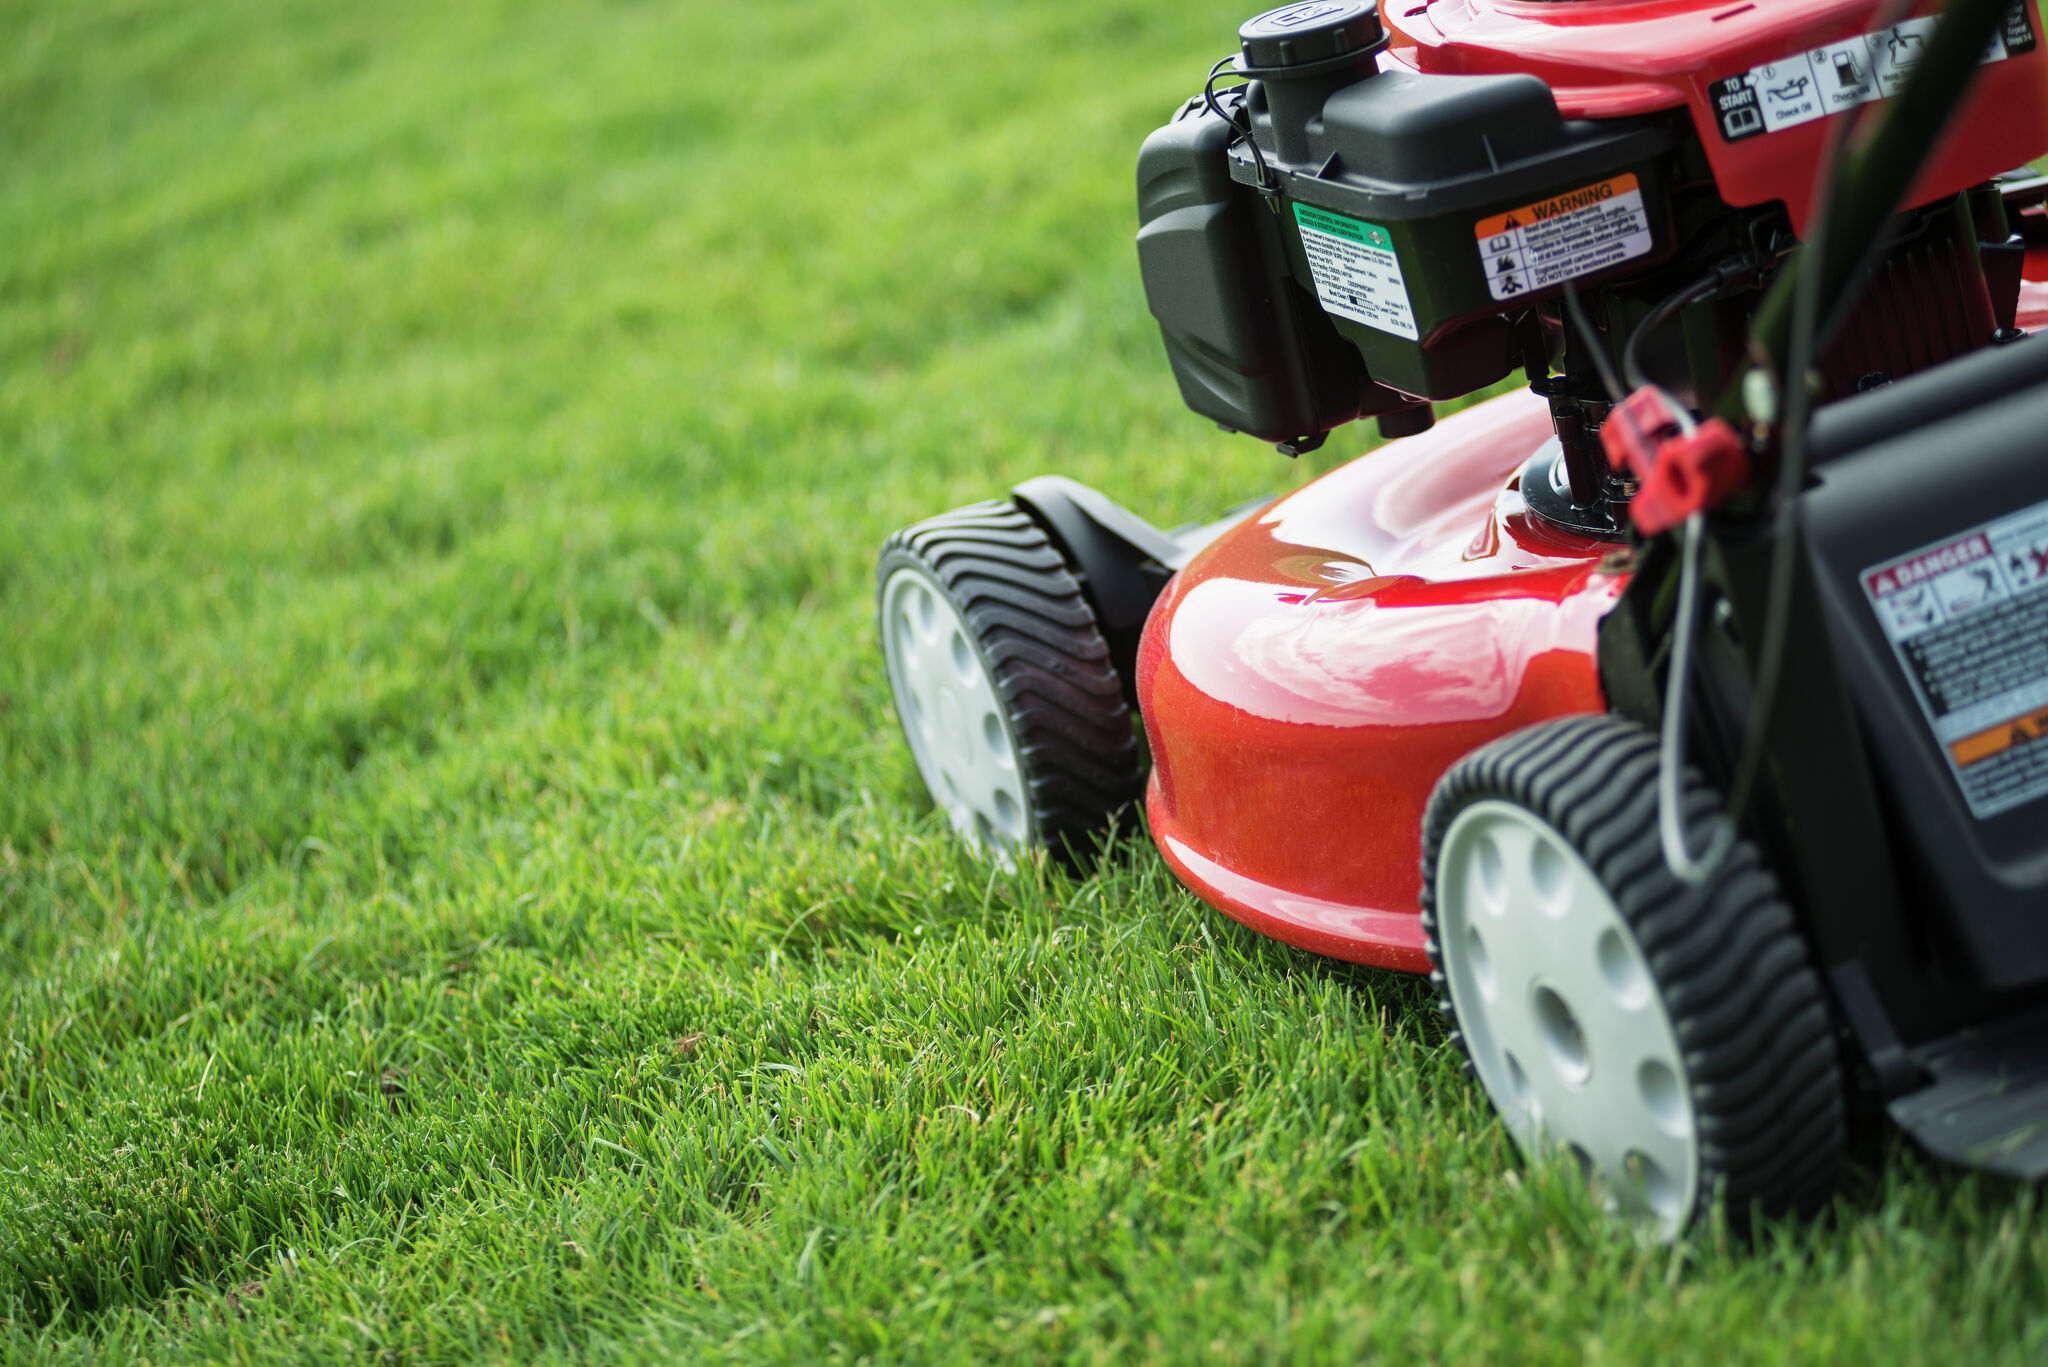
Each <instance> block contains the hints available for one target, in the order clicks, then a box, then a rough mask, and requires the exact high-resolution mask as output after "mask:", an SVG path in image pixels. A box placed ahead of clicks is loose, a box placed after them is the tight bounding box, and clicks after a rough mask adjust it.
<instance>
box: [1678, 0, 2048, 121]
mask: <svg viewBox="0 0 2048 1367" xmlns="http://www.w3.org/2000/svg"><path fill="white" fill-rule="evenodd" d="M2032 8H2033V6H2032V3H2031V0H2016V3H2015V4H2014V5H2013V6H2012V7H2011V8H2010V9H2008V10H2007V11H2006V12H2005V22H2004V23H2003V24H2001V25H1999V28H1998V31H1997V32H1996V33H1994V34H1992V35H1991V43H1990V46H1988V47H1986V48H1985V49H1984V55H1983V57H1982V58H1981V59H1979V60H1980V62H1981V63H1983V64H1989V63H1991V62H2002V61H2004V60H2005V59H2006V58H2008V57H2014V56H2018V55H2019V54H2020V53H2023V52H2032V51H2033V50H2034V43H2035V38H2034V20H2033V16H2032V14H2031V13H2029V11H2030V10H2031V9H2032ZM1940 21H1941V16H1940V15H1934V14H1930V15H1928V16H1927V17H1925V18H1923V19H1908V20H1906V21H1905V22H1904V23H1902V24H1894V25H1893V26H1892V27H1890V28H1887V29H1879V30H1878V31H1877V32H1876V33H1865V34H1861V35H1859V36H1858V37H1855V38H1848V39H1845V40H1843V41H1842V42H1839V43H1828V44H1826V45H1824V46H1821V47H1817V48H1813V49H1810V50H1809V51H1806V52H1795V53H1793V54H1792V55H1791V56H1790V57H1781V58H1779V59H1778V60H1777V61H1775V62H1766V63H1764V64H1763V65H1762V66H1754V67H1751V68H1750V69H1749V70H1747V71H1744V72H1741V73H1739V74H1737V75H1734V76H1730V77H1728V78H1727V79H1726V80H1722V81H1716V82H1714V83H1713V84H1712V85H1710V86H1708V87H1707V98H1708V99H1709V100H1710V101H1711V102H1712V104H1713V106H1714V119H1715V121H1716V122H1717V123H1719V124H1720V126H1721V136H1722V138H1723V139H1725V140H1726V141H1728V142H1740V141H1742V140H1743V139H1744V138H1753V137H1756V136H1757V135H1758V134H1760V133H1775V132H1777V131H1778V130H1779V129H1782V128H1795V127H1797V126H1798V125H1800V124H1802V123H1811V122H1812V121H1813V120H1815V119H1818V118H1822V117H1825V116H1826V115H1829V114H1837V113H1840V112H1841V111H1842V110H1845V109H1854V108H1855V107H1856V106H1857V105H1859V104H1869V103H1870V102H1871V101H1873V100H1884V99H1890V98H1891V97H1892V96H1893V95H1896V94H1898V93H1899V88H1900V87H1901V86H1903V85H1904V84H1905V83H1906V78H1907V77H1908V76H1910V75H1911V74H1912V73H1913V68H1914V67H1916V66H1918V65H1919V64H1920V59H1921V58H1922V57H1924V56H1926V55H1927V44H1928V42H1929V41H1930V40H1931V39H1932V38H1933V37H1934V30H1935V28H1936V26H1937V25H1938V24H1939V23H1940Z"/></svg>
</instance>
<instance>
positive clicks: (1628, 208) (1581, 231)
mask: <svg viewBox="0 0 2048 1367" xmlns="http://www.w3.org/2000/svg"><path fill="white" fill-rule="evenodd" d="M1472 235H1473V236H1474V237H1475V238H1476V239H1477V240H1478V244H1479V261H1480V264H1481V265H1482V266H1483V267H1485V270H1486V285H1487V288H1488V289H1490V290H1492V291H1493V297H1494V298H1495V299H1512V298H1514V297H1515V296H1516V295H1518V294H1528V293H1530V292H1531V291H1533V290H1540V289H1548V288H1549V287H1550V286H1552V285H1558V284H1562V283H1564V282H1565V281H1567V280H1576V279H1577V278H1578V277H1580V276H1582V275H1592V274H1595V273H1596V272H1599V271H1604V270H1606V269H1607V268H1608V267H1610V266H1613V265H1616V264H1618V263H1620V262H1623V261H1627V260H1629V259H1630V258H1631V257H1637V256H1645V255H1647V254H1648V253H1649V250H1650V220H1649V216H1648V215H1647V214H1645V213H1644V212H1643V191H1642V187H1641V186H1640V185H1638V184H1637V183H1636V178H1635V177H1634V176H1615V177H1613V178H1612V179H1609V180H1603V181H1600V182H1599V183H1597V184H1594V185H1587V186H1582V187H1581V188H1579V189H1577V190H1571V191H1568V192H1566V193H1565V194H1561V195H1554V196H1552V197H1551V198H1549V199H1544V200H1538V201H1537V202H1536V203H1534V204H1524V205H1523V206H1522V207H1521V208H1519V209H1510V210H1509V211H1508V212H1507V213H1504V214H1495V215H1494V216H1493V217H1491V218H1482V219H1480V220H1479V222H1478V223H1476V224H1474V225H1473V228H1472Z"/></svg>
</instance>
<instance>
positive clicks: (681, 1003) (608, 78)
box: [0, 0, 2048, 1362]
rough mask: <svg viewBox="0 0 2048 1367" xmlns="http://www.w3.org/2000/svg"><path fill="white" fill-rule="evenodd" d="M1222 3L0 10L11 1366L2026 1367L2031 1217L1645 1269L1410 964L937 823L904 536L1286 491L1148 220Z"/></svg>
mask: <svg viewBox="0 0 2048 1367" xmlns="http://www.w3.org/2000/svg"><path fill="white" fill-rule="evenodd" d="M1242 17H1243V15H1242V14H1240V12H1239V11H1238V10H1237V9H1235V8H1231V7H1227V6H1222V5H1218V4H1215V3H1211V2H1210V0H1201V2H1200V3H1195V4H1167V3H1164V2H1163V0H1147V2H1145V3H1140V2H1138V0H1113V2H1111V3H1096V4H1079V3H1074V2H1073V0H1018V2H1016V3H1004V4H995V3H985V2H983V3H967V4H958V3H956V4H950V5H940V4H935V3H906V4H899V5H894V6H881V5H858V4H853V3H849V2H848V0H777V2H774V3H764V4H761V5H756V6H748V7H741V6H713V5H709V4H705V3H701V0H699V2H698V3H685V4H663V3H657V2H656V0H615V2H614V3H608V4H589V5H581V6H574V7H571V6H567V5H554V6H550V5H540V4H524V3H510V2H499V3H486V2H481V0H447V2H446V3H441V4H435V5H426V6H417V5H403V4H395V3H389V0H363V2H362V3H357V4H354V5H349V6H327V5H312V4H305V3H278V2H277V0H273V2H272V3H265V4H257V3H252V2H250V0H214V3H210V4H207V5H170V4H162V3H145V2H144V0H69V2H68V3H47V4H46V3H35V2H32V0H0V1358H5V1359H6V1360H9V1361H64V1360H88V1359H90V1360H94V1361H129V1360H134V1361H155V1362H164V1361H181V1360H189V1361H207V1362H215V1361H249V1362H257V1361H309V1360H325V1359H340V1358H345V1357H346V1358H356V1357H366V1358H375V1359H378V1360H389V1361H403V1362H455V1361H469V1360H475V1359H478V1358H502V1359H521V1360H537V1359H548V1360H557V1359H559V1360H568V1359H575V1358H599V1359H606V1360H619V1359H634V1360H666V1359H674V1360H688V1361H700V1360H719V1359H730V1360H736V1361H761V1360H787V1361H846V1362H851V1361H861V1360H867V1361H878V1362H879V1361H942V1360H952V1361H981V1360H987V1359H992V1358H1000V1357H1011V1358H1026V1359H1064V1360H1075V1361H1099V1362H1123V1361H1130V1360H1134V1359H1157V1360H1170V1359H1192V1358H1201V1359H1205V1360H1216V1361H1226V1362H1229V1361H1245V1362H1266V1361H1317V1362H1321V1361H1334V1360H1358V1359H1371V1360H1385V1361H1420V1362H1508V1361H1513V1362H1577V1361H1612V1362H1642V1361H1650V1360H1656V1361H1659V1362H1685V1361H1701V1362H1720V1361H1727V1360H1748V1361H1772V1362H1776V1361H1802V1362H1807V1361H1810V1362H1830V1361H1846V1360H1860V1361H1876V1360H1901V1361H1956V1360H1964V1359H1968V1360H1972V1361H1976V1362H2021V1361H2032V1360H2036V1359H2037V1357H2038V1355H2039V1354H2040V1352H2041V1351H2042V1349H2043V1345H2044V1343H2048V1295H2044V1292H2048V1275H2044V1269H2048V1239H2044V1234H2043V1231H2042V1226H2041V1222H2040V1220H2039V1218H2038V1207H2037V1203H2036V1200H2035V1198H2034V1196H2033V1195H2032V1194H2031V1193H2027V1192H2023V1191H2018V1190H2016V1189H2013V1188H2009V1187H2005V1186H2002V1185H1999V1184H1997V1183H1992V1182H1986V1181H1983V1180H1981V1179H1974V1178H1958V1177H1955V1176H1952V1175H1949V1174H1946V1173H1942V1172H1938V1171H1935V1170H1932V1169H1929V1168H1927V1167H1925V1166H1923V1165H1922V1164H1921V1163H1920V1162H1919V1161H1917V1160H1916V1159H1915V1158H1913V1157H1912V1156H1911V1155H1910V1154H1907V1153H1904V1152H1900V1151H1897V1150H1896V1146H1894V1147H1893V1149H1891V1150H1889V1151H1885V1152H1875V1151H1873V1152H1871V1153H1869V1154H1867V1155H1866V1162H1865V1165H1864V1166H1863V1167H1862V1168H1861V1169H1860V1170H1859V1172H1858V1174H1857V1175H1856V1177H1855V1179H1854V1182H1853V1183H1852V1187H1851V1190H1850V1192H1849V1194H1848V1195H1847V1197H1846V1198H1845V1199H1844V1201H1843V1203H1842V1204H1841V1206H1840V1208H1839V1210H1838V1211H1837V1213H1836V1215H1835V1217H1834V1218H1833V1219H1832V1220H1830V1221H1827V1222H1823V1223H1820V1224H1816V1225H1812V1226H1803V1227H1800V1226H1794V1227H1786V1228H1783V1229H1778V1230H1774V1231H1772V1232H1771V1233H1770V1235H1769V1236H1768V1238H1767V1239H1766V1241H1765V1243H1764V1246H1763V1247H1762V1248H1761V1249H1760V1250H1758V1251H1754V1252H1752V1251H1744V1250H1735V1249H1731V1248H1730V1247H1728V1246H1727V1243H1726V1241H1725V1239H1723V1238H1722V1237H1721V1236H1720V1235H1719V1234H1718V1233H1717V1232H1715V1231H1707V1232H1705V1233H1704V1234H1703V1235H1702V1236H1701V1237H1700V1239H1699V1240H1698V1241H1697V1242H1695V1243H1693V1244H1691V1245H1688V1246H1685V1247H1682V1248H1680V1249H1678V1250H1676V1251H1663V1250H1655V1251H1652V1250H1640V1249H1638V1248H1636V1247H1635V1246H1634V1245H1633V1244H1631V1243H1630V1242H1629V1241H1628V1239H1627V1238H1626V1237H1624V1236H1621V1235H1618V1234H1616V1233H1615V1232H1613V1231H1611V1230H1609V1229H1607V1228H1606V1227H1604V1225H1602V1224H1601V1223H1600V1221H1598V1220H1597V1219H1595V1218H1593V1217H1591V1216H1589V1215H1588V1214H1587V1213H1586V1212H1585V1211H1583V1210H1582V1209H1580V1207H1579V1206H1578V1205H1577V1204H1576V1203H1575V1202H1574V1201H1573V1199H1572V1197H1571V1195H1570V1191H1569V1189H1568V1187H1566V1186H1563V1185H1561V1184H1560V1183H1559V1182H1558V1181H1556V1180H1554V1179H1553V1177H1552V1175H1551V1174H1549V1173H1546V1172H1543V1171H1533V1172H1532V1171H1529V1170H1526V1169H1524V1168H1522V1167H1521V1166H1520V1165H1519V1164H1518V1163H1517V1162H1516V1161H1515V1160H1514V1158H1513V1155H1512V1153H1511V1151H1510V1149H1509V1147H1508V1146H1507V1144H1506V1141H1505V1140H1504V1138H1503V1136H1502V1135H1501V1133H1500V1131H1499V1130H1498V1128H1497V1127H1496V1126H1495V1125H1494V1123H1493V1121H1492V1119H1491V1118H1490V1116H1489V1115H1488V1113H1487V1111H1486V1109H1485V1107H1484V1105H1483V1103H1482V1102H1481V1101H1480V1100H1479V1099H1478V1098H1477V1097H1476V1095H1475V1094H1474V1092H1473V1091H1472V1090H1471V1089H1470V1088H1469V1087H1468V1086H1467V1085H1466V1084H1465V1083H1464V1082H1463V1081H1462V1079H1461V1078H1460V1077H1459V1076H1458V1071H1457V1067H1456V1063H1455V1059H1454V1058H1453V1056H1452V1055H1451V1053H1450V1052H1449V1050H1448V1049H1447V1048H1446V1046H1445V1044H1444V1042H1443V1038H1442V1030H1441V1027H1440V1026H1439V1024H1438V1023H1437V1021H1436V1019H1435V1017H1434V1014H1433V1013H1432V1012H1431V1011H1430V1010H1429V1009H1428V1007H1427V994H1426V992H1425V991H1424V990H1423V986H1422V985H1421V984H1420V983H1418V982H1416V981H1414V980H1410V979H1404V978H1398V977H1395V976H1391V975H1382V974H1376V973H1372V972H1367V971H1363V970H1354V969H1351V968H1348V967H1345V966H1342V965H1336V964H1332V963H1328V962H1325V961H1320V960H1316V959H1314V958H1312V957H1309V956H1306V955H1301V954H1297V953H1294V952H1292V951H1289V950H1285V949H1283V948H1280V947H1278V946H1275V945H1273V944H1270V943H1268V942H1265V941H1262V940H1260V939H1258V938H1257V937H1255V936H1253V935H1251V934H1250V933H1248V932H1245V931H1243V930H1241V929H1239V928H1238V927H1236V926H1235V925H1233V924H1232V923H1230V922H1228V921H1227V920H1223V919H1222V918H1219V917H1217V916H1215V915H1213V914H1211V913H1209V912H1207V911H1205V910H1204V909H1202V908H1201V907H1200V906H1199V905H1198V904H1196V903H1195V902H1194V901H1193V900H1192V899H1191V898H1189V897H1188V896H1187V895H1186V894H1185V893H1183V892H1182V891H1180V890H1179V889H1178V888H1177V887H1176V886H1175V885H1174V884H1173V882H1172V880H1171V878H1170V877H1168V876H1167V875H1166V874H1165V873H1164V871H1163V869H1162V867H1161V865H1160V864H1159V862H1158V860H1157V859H1156V857H1155V856H1154V855H1153V854H1152V853H1151V852H1150V850H1149V848H1147V847H1146V846H1145V845H1144V843H1143V842H1142V840H1139V841H1132V842H1128V843H1126V844H1125V845H1124V846H1122V847H1121V848H1120V849H1119V850H1117V851H1116V852H1115V853H1113V854H1112V856H1111V857H1110V858H1109V859H1108V860H1107V861H1106V862H1105V863H1104V865H1103V866H1102V867H1101V868H1100V869H1099V870H1097V871H1095V872H1093V873H1092V874H1091V875H1090V876H1088V877H1086V878H1082V879H1072V878H1067V877H1064V876H1061V875H1058V874H1056V873H1053V872H1050V871H1047V870H1044V869H1040V868H1034V867H1026V868H1024V869H1023V870H1021V871H1019V872H1018V873H1015V874H1004V873H999V872H993V871H991V870H989V869H987V868H985V867H983V866H979V865H977V864H975V863H974V862H972V861H971V860H969V859H966V858H965V857H963V856H962V855H961V854H960V853H959V852H958V851H957V850H956V849H955V848H954V847H953V845H952V844H951V842H950V841H949V840H948V839H947V838H946V837H945V835H944V833H943V831H942V829H941V827H940V825H939V823H938V822H937V821H936V819H935V818H933V817H932V816H931V815H930V814H929V812H928V811H927V809H926V804H925V803H924V801H923V799H922V796H921V791H920V788H919V785H918V782H917V779H916V775H915V772H914V770H913V768H912V766H911V764H910V761H909V758H908V755H907V754H906V753H905V752H904V750H903V748H902V746H901V744H900V742H899V740H898V737H897V734H896V729H895V723H894V719H893V716H892V715H891V713H890V710H889V707H888V702H887V697H886V692H885V686H884V683H883V680H882V675H881V669H880V665H879V661H878V659H877V655H876V651H875V649H874V646H873V643H872V639H871V638H872V627H871V608H870V598H869V595H870V585H869V575H870V566H871V564H872V556H873V553H874V550H875V548H876V546H877V545H878V543H879V542H880V540H881V538H882V537H883V536H884V535H885V534H886V533H887V532H888V531H890V530H891V529H893V528H894V527H896V526H898V525H901V524H903V523H905V522H909V521H912V520H915V519H916V518H918V517H921V516H924V515H927V514H929V513H932V512H936V511H939V510H941V509H944V508H946V507H949V506H952V505H955V504H958V503H962V502H967V501H970V500H973V499H976V498H980V497H984V496H986V495H988V494H990V493H993V492H996V491H1000V490H1001V489H1003V488H1005V487H1007V486H1008V485H1009V484H1010V483H1014V482H1016V481H1017V480H1020V479H1022V478H1025V477H1028V476H1030V475H1032V474H1037V473H1042V472H1046V471H1058V472H1061V473H1067V474H1071V475H1074V476H1077V477H1079V478H1082V479H1084V480H1087V481H1089V482H1092V483H1094V484H1096V485H1098V486H1099V487H1101V488H1103V489H1105V490H1106V491H1108V492H1109V493H1111V494H1112V495H1114V496H1116V497H1118V498H1120V499H1122V500H1124V501H1125V502H1127V503H1128V504H1130V505H1131V506H1133V507H1135V508H1136V509H1138V510H1139V511H1141V512H1143V513H1146V514H1148V515H1150V516H1153V517H1154V518H1156V519H1158V520H1160V521H1163V522H1169V523H1170V522H1174V521H1179V520H1182V519H1184V518H1191V517H1195V516H1200V515H1203V514H1207V513H1211V512H1213V511H1215V510H1216V509H1218V508H1220V507H1222V506H1225V505H1227V504H1229V503H1232V502H1235V501H1236V500H1238V499H1240V498H1242V497H1244V496H1246V495H1249V494H1252V493H1257V492H1260V491H1262V490H1267V489H1272V488H1277V487H1282V486H1286V485H1289V484H1292V483H1297V482H1299V481H1300V480H1301V479H1302V478H1304V477H1306V475H1307V474H1309V473H1311V471H1308V470H1303V469H1300V468H1293V467H1286V466H1284V465H1283V463H1282V462H1280V461H1279V459H1278V458H1277V457H1275V456H1273V455H1272V453H1271V452H1270V451H1269V450H1267V449H1265V448H1263V447H1259V446H1257V445H1255V444H1253V443H1251V442H1248V441H1243V440H1238V439H1229V438H1224V437H1222V436H1220V435H1218V434H1216V433H1214V432H1213V431H1211V430H1209V429H1207V428H1206V426H1205V425H1204V424H1202V423H1201V422H1199V421H1197V420H1195V419H1193V418H1192V417H1190V416H1189V415H1187V414H1186V413H1185V412H1184V411H1183V410H1182V409H1181V407H1180V405H1179V401H1178V399H1177V397H1176V395H1175V393H1174V390H1173V387H1172V383H1171V381H1170V379H1169V377H1168V375H1167V373H1166V370H1165V367H1164V364H1163V360H1162V358H1161V357H1160V355H1159V352H1158V345H1157V341H1156V338H1155V335H1154V333H1153V331H1152V327H1151V324H1150V321H1149V319H1148V317H1147V315H1146V313H1145V309H1144V304H1143V299H1142V296H1141V293H1140V290H1139V287H1138V283H1137V277H1136V271H1135V265H1134V259H1133V253H1132V250H1131V245H1130V238H1131V233H1132V231H1133V228H1134V222H1133V210H1132V205H1131V199H1132V193H1131V184H1130V168H1131V163H1132V159H1133V155H1134V153H1135V149H1136V147H1137V144H1138V142H1139V140H1140V139H1141V138H1142V137H1143V135H1144V134H1145V133H1146V132H1147V131H1149V130H1150V129H1151V128H1152V127H1154V126H1156V125H1157V124H1158V123H1159V122H1161V121H1163V119H1164V118H1165V117H1166V116H1167V115H1168V114H1169V113H1170V112H1171V111H1172V110H1173V108H1175V107H1176V106H1177V105H1178V104H1179V103H1180V101H1181V100H1182V99H1183V98H1184V97H1185V96H1186V95H1187V94H1189V93H1190V92H1192V91H1193V90H1194V89H1195V88H1196V86H1197V85H1198V83H1199V81H1200V78H1201V75H1202V73H1203V72H1204V71H1205V70H1206V69H1207V67H1208V64H1209V63H1210V62H1211V61H1213V60H1214V59H1215V57H1217V56H1219V55H1222V54H1223V53H1224V52H1226V51H1228V50H1229V46H1230V42H1231V36H1232V33H1233V31H1234V26H1235V24H1236V22H1237V21H1238V20H1239V19H1240V18H1242ZM1360 440H1361V438H1360V437H1359V435H1358V434H1357V433H1351V434H1341V435H1340V436H1339V437H1338V438H1337V440H1336V441H1335V442H1334V443H1333V445H1332V448H1331V450H1332V451H1333V452H1334V451H1341V450H1346V449H1355V448H1356V447H1357V445H1359V444H1360ZM1331 458H1334V456H1333V457H1331Z"/></svg>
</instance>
